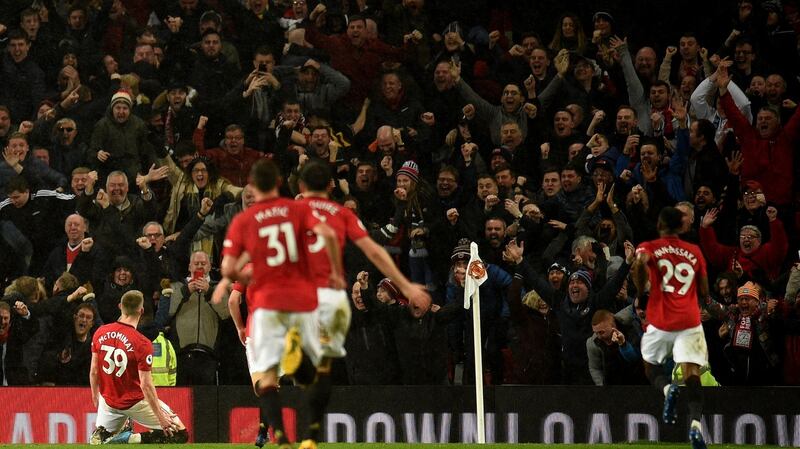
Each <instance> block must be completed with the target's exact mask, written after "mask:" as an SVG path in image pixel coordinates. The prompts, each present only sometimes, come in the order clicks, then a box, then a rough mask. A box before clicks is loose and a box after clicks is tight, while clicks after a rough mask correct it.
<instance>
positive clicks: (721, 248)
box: [700, 206, 789, 282]
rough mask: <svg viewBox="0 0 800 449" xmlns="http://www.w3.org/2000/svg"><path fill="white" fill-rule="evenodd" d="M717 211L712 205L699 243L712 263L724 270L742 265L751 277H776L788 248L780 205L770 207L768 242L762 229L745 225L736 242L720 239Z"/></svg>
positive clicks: (701, 227) (756, 278) (768, 278)
mask: <svg viewBox="0 0 800 449" xmlns="http://www.w3.org/2000/svg"><path fill="white" fill-rule="evenodd" d="M718 212H719V211H718V210H717V209H711V210H710V211H708V212H707V213H706V214H705V215H704V216H703V221H702V222H701V223H700V244H701V246H702V248H703V252H704V253H705V254H707V255H708V260H709V262H710V264H711V266H712V267H713V268H714V269H716V270H718V271H720V272H723V271H729V270H730V271H732V270H734V269H735V268H738V267H736V266H735V265H739V266H740V267H741V270H742V271H743V272H744V274H745V275H746V276H748V277H749V278H750V279H755V280H757V281H759V282H771V281H775V280H776V279H777V278H778V276H779V275H780V271H781V263H782V262H783V259H784V257H786V252H787V251H788V250H789V243H788V240H787V237H786V231H784V228H783V224H782V223H781V221H780V220H779V219H778V211H777V209H775V208H774V207H772V206H770V207H768V208H767V216H768V217H769V227H770V235H771V237H770V240H769V242H767V243H764V244H762V243H761V242H762V236H761V231H760V230H759V229H758V228H757V227H755V226H752V225H746V226H742V228H741V229H740V230H739V244H738V245H737V246H726V245H722V244H720V243H719V242H718V241H717V234H716V232H715V231H714V228H712V227H711V225H713V224H714V221H716V219H717V213H718Z"/></svg>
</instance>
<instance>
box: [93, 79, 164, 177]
mask: <svg viewBox="0 0 800 449" xmlns="http://www.w3.org/2000/svg"><path fill="white" fill-rule="evenodd" d="M132 108H133V102H132V99H131V94H130V93H128V92H126V91H122V90H121V91H119V92H117V93H115V94H114V95H113V96H112V97H111V103H109V106H108V111H107V112H106V115H105V116H104V117H103V118H102V119H100V121H98V122H97V123H96V124H95V126H94V130H93V132H92V139H91V144H90V148H89V150H90V151H89V154H88V158H87V162H88V163H89V164H90V165H91V166H93V167H95V168H96V170H97V171H98V174H99V178H100V179H105V178H106V176H109V173H111V172H112V171H115V170H120V171H122V172H123V173H125V175H126V176H127V178H128V179H136V174H137V173H139V172H140V171H141V170H142V167H145V166H147V167H149V166H150V164H151V163H152V162H154V159H155V156H154V155H153V147H152V146H151V145H150V142H149V141H148V139H147V125H146V124H145V122H144V121H143V120H142V119H140V118H139V117H137V116H135V115H133V114H131V110H132Z"/></svg>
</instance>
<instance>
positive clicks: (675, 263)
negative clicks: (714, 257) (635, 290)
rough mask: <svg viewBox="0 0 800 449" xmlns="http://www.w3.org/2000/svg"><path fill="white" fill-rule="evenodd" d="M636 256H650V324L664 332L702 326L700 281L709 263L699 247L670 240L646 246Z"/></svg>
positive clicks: (648, 314) (656, 241) (648, 316)
mask: <svg viewBox="0 0 800 449" xmlns="http://www.w3.org/2000/svg"><path fill="white" fill-rule="evenodd" d="M636 252H637V253H640V252H644V253H646V254H648V255H649V256H650V260H649V261H648V263H647V265H648V272H649V278H650V300H649V301H648V303H647V321H649V322H650V323H652V324H653V326H655V327H656V328H658V329H660V330H664V331H675V330H681V329H689V328H692V327H695V326H698V325H700V307H699V305H698V300H697V277H698V276H706V261H705V259H704V258H703V253H702V252H701V251H700V247H698V246H697V245H694V244H691V243H688V242H685V241H683V240H681V239H680V238H678V237H673V236H668V237H662V238H660V239H657V240H652V241H650V242H644V243H642V244H641V245H639V247H638V248H637V249H636Z"/></svg>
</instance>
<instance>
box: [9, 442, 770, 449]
mask: <svg viewBox="0 0 800 449" xmlns="http://www.w3.org/2000/svg"><path fill="white" fill-rule="evenodd" d="M21 447H33V448H37V449H96V448H97V446H89V445H88V444H28V445H21V444H0V449H20V448H21ZM112 447H120V446H119V445H114V446H112ZM122 447H124V446H122ZM132 447H141V448H143V449H144V448H156V447H158V448H162V447H163V448H176V449H177V448H180V447H191V448H208V449H223V448H224V449H228V448H230V449H253V448H254V447H255V446H253V445H252V444H225V443H206V444H148V445H142V446H139V445H136V446H132ZM691 447H692V446H691V445H690V444H689V443H688V442H687V443H685V444H666V443H649V444H628V443H615V444H559V445H547V444H499V443H489V444H484V445H481V444H408V443H393V444H388V443H330V444H326V443H321V444H320V445H319V449H512V448H514V449H518V448H522V449H545V448H549V449H612V448H613V449H617V448H619V449H689V448H691ZM708 447H709V449H749V448H753V449H756V448H757V449H778V448H779V446H737V445H733V444H709V445H708ZM264 448H265V449H276V448H277V446H274V445H272V446H270V445H267V446H264Z"/></svg>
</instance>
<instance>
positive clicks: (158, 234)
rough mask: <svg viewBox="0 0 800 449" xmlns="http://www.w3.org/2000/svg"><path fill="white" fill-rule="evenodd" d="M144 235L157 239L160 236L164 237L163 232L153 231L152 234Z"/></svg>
mask: <svg viewBox="0 0 800 449" xmlns="http://www.w3.org/2000/svg"><path fill="white" fill-rule="evenodd" d="M144 236H145V237H147V238H149V239H157V238H159V237H163V236H164V234H162V233H160V232H153V233H151V234H145V235H144Z"/></svg>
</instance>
